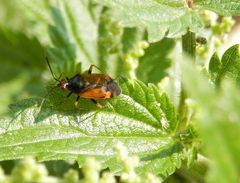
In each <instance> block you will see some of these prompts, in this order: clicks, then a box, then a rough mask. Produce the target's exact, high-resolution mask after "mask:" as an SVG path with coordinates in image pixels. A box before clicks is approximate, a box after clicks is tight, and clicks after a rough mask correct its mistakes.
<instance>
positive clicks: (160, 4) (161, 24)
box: [100, 0, 203, 42]
mask: <svg viewBox="0 0 240 183" xmlns="http://www.w3.org/2000/svg"><path fill="white" fill-rule="evenodd" d="M100 3H103V4H105V5H106V6H108V7H111V8H112V9H113V11H114V13H115V14H116V18H118V20H119V21H120V22H121V23H122V24H123V25H124V26H130V27H133V26H138V27H145V28H146V29H147V31H148V40H149V41H150V42H155V41H158V40H160V39H162V38H163V37H164V36H166V37H169V38H175V37H179V36H181V35H184V34H185V33H186V32H187V30H188V29H190V30H191V31H193V32H197V31H199V29H201V28H202V27H203V23H202V21H201V19H200V17H199V15H198V13H197V12H195V11H193V10H191V9H189V8H187V7H185V6H184V4H183V3H181V4H182V6H178V7H176V4H177V5H178V4H179V3H180V2H178V1H176V3H173V1H156V0H155V1H154V0H140V1H137V0H121V1H119V0H112V1H109V0H103V1H101V2H100ZM172 3H173V4H172ZM174 4H175V5H174Z"/></svg>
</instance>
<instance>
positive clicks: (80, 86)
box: [46, 57, 121, 108]
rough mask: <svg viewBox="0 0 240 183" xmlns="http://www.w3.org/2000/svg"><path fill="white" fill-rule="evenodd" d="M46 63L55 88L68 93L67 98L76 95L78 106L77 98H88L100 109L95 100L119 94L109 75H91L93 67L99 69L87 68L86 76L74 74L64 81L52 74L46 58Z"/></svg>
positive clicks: (119, 90)
mask: <svg viewBox="0 0 240 183" xmlns="http://www.w3.org/2000/svg"><path fill="white" fill-rule="evenodd" d="M46 61H47V64H48V67H49V69H50V71H51V74H52V77H53V78H54V79H55V80H56V81H58V82H59V83H58V85H57V86H58V87H59V88H61V89H63V90H69V91H70V93H69V94H68V95H67V97H69V96H71V95H72V94H73V93H75V94H76V95H77V99H76V103H75V104H76V105H77V104H78V101H79V98H80V97H82V98H89V99H90V100H91V101H92V102H93V103H94V104H96V106H97V107H99V108H101V107H102V105H101V104H99V103H98V102H97V101H96V100H95V99H107V98H112V97H114V96H118V95H120V94H121V89H120V87H119V85H118V84H117V83H116V82H115V81H114V80H113V79H112V78H111V77H110V76H109V75H107V74H96V73H94V74H92V69H93V67H96V68H97V69H99V68H98V67H97V66H95V65H91V66H90V67H89V69H88V73H87V74H76V75H75V76H73V77H71V78H68V77H66V78H65V80H59V79H57V78H56V77H55V75H54V74H53V71H52V68H51V66H50V63H49V61H48V58H47V57H46ZM99 70H100V69H99Z"/></svg>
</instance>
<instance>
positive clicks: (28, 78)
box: [0, 28, 45, 115]
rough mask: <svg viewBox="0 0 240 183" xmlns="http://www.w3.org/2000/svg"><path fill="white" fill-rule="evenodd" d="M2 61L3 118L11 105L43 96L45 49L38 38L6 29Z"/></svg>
mask: <svg viewBox="0 0 240 183" xmlns="http://www.w3.org/2000/svg"><path fill="white" fill-rule="evenodd" d="M0 60H1V61H0V62H1V64H0V65H1V67H0V83H1V87H0V93H1V96H0V115H6V114H7V112H8V107H7V106H8V105H9V104H10V103H13V102H15V101H16V100H17V99H21V98H22V97H23V96H24V97H26V96H36V95H39V94H42V93H43V90H44V86H43V83H42V80H41V74H42V72H43V70H44V69H45V62H44V57H43V47H42V45H41V44H40V43H39V41H38V40H37V39H36V38H35V37H33V38H29V37H28V36H27V35H26V34H24V33H21V32H17V31H12V30H9V29H4V28H2V29H0Z"/></svg>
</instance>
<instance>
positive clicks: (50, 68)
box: [45, 57, 61, 82]
mask: <svg viewBox="0 0 240 183" xmlns="http://www.w3.org/2000/svg"><path fill="white" fill-rule="evenodd" d="M45 58H46V61H47V64H48V68H49V70H50V72H51V74H52V77H53V79H55V80H56V81H58V82H61V81H60V80H59V79H57V78H56V77H55V75H54V74H53V71H52V67H51V65H50V63H49V60H48V57H45Z"/></svg>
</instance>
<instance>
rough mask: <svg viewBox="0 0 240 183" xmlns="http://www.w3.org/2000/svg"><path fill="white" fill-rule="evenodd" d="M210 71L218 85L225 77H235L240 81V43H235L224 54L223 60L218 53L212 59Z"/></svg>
mask: <svg viewBox="0 0 240 183" xmlns="http://www.w3.org/2000/svg"><path fill="white" fill-rule="evenodd" d="M209 72H210V74H211V77H212V79H213V81H215V82H216V84H217V85H219V84H220V83H221V81H222V80H223V79H224V78H233V79H235V80H236V81H237V82H238V83H239V82H240V53H239V45H238V44H237V45H234V46H232V47H231V48H229V49H228V50H227V51H226V52H225V53H224V54H223V56H222V59H221V61H220V60H219V58H218V57H217V55H216V53H215V54H214V55H213V57H212V58H211V60H210V63H209Z"/></svg>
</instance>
